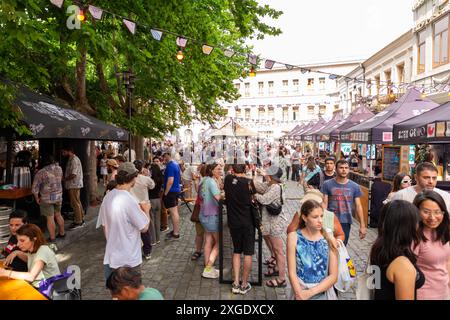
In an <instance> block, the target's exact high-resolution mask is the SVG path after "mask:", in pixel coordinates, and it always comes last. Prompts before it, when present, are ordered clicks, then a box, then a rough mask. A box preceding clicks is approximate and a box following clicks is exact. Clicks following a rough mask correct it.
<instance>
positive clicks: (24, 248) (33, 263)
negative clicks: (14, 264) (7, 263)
mask: <svg viewBox="0 0 450 320" xmlns="http://www.w3.org/2000/svg"><path fill="white" fill-rule="evenodd" d="M17 240H18V242H17V245H18V246H19V248H20V251H19V250H17V251H14V252H13V254H15V255H16V256H17V257H18V258H19V259H21V260H23V261H25V262H27V264H28V272H17V271H12V270H5V269H3V268H0V277H3V278H8V279H18V280H25V281H28V282H30V283H32V285H33V286H34V287H36V288H38V287H39V283H40V282H41V281H42V280H45V279H48V278H50V277H53V276H56V275H59V274H61V272H60V271H59V267H58V262H57V261H56V256H55V253H54V252H53V250H52V249H50V248H49V247H48V246H47V245H45V244H46V241H45V237H44V234H43V233H42V231H41V229H39V227H38V226H37V225H35V224H25V225H23V226H22V227H20V228H19V229H18V230H17Z"/></svg>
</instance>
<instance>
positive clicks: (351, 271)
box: [334, 240, 356, 292]
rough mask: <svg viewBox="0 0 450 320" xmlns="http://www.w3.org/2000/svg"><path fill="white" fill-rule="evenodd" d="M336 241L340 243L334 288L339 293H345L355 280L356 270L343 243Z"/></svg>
mask: <svg viewBox="0 0 450 320" xmlns="http://www.w3.org/2000/svg"><path fill="white" fill-rule="evenodd" d="M338 241H339V242H340V246H339V248H338V253H339V264H338V281H337V282H336V283H335V285H334V287H335V288H336V289H337V290H338V291H340V292H347V291H348V290H349V289H350V288H351V287H352V285H353V283H354V281H355V279H356V270H355V267H354V265H353V261H352V259H351V258H350V255H349V254H348V251H347V248H346V247H345V245H344V243H343V242H342V241H341V240H338Z"/></svg>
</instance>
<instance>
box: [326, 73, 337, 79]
mask: <svg viewBox="0 0 450 320" xmlns="http://www.w3.org/2000/svg"><path fill="white" fill-rule="evenodd" d="M337 77H338V76H337V75H335V74H330V76H329V77H328V78H329V79H330V80H336V79H337Z"/></svg>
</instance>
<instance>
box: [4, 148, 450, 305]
mask: <svg viewBox="0 0 450 320" xmlns="http://www.w3.org/2000/svg"><path fill="white" fill-rule="evenodd" d="M148 147H150V148H152V157H151V159H149V160H150V161H146V160H145V159H136V154H135V153H133V152H131V157H130V156H129V155H130V153H129V152H128V151H129V150H127V147H126V148H124V150H123V154H122V155H120V154H119V155H114V154H113V153H111V152H109V151H108V150H109V149H110V148H109V147H106V145H105V148H104V149H103V147H102V149H103V152H102V151H101V154H100V155H99V167H100V171H99V173H100V176H99V177H100V182H101V183H103V184H104V185H105V187H106V191H105V194H104V198H103V201H102V204H101V206H100V211H99V215H98V220H97V228H102V230H103V233H104V236H105V239H106V247H105V254H104V259H103V268H104V276H105V284H106V287H107V288H108V289H109V290H110V292H111V295H112V297H113V299H120V300H121V299H162V298H163V297H162V295H161V294H160V293H159V291H158V290H156V289H154V288H145V287H144V286H143V285H142V268H141V267H142V263H143V259H145V260H149V259H151V258H152V256H151V254H152V248H153V247H154V246H156V245H160V244H161V240H162V237H161V234H162V233H167V234H166V236H165V239H164V240H165V241H179V240H180V239H182V237H183V234H181V228H180V213H179V209H180V204H181V203H182V199H183V201H187V202H191V201H192V202H193V203H195V207H194V211H196V210H197V211H196V213H197V214H198V218H195V219H194V214H193V217H192V218H191V220H192V221H193V228H195V232H196V237H195V242H194V243H193V244H192V246H193V248H194V249H193V253H192V256H191V260H193V261H196V260H199V259H200V258H201V257H202V256H203V261H202V263H203V265H204V266H203V271H202V273H201V276H202V277H204V278H208V279H217V278H218V277H219V271H218V270H217V269H216V267H215V265H216V260H217V258H218V256H219V229H220V228H219V215H220V214H221V213H222V211H224V210H226V214H227V225H228V228H229V231H230V236H231V240H232V244H233V256H232V267H233V273H232V277H233V283H232V285H231V292H232V293H234V294H243V295H245V294H246V293H248V292H249V291H250V290H251V289H252V286H251V284H250V274H251V270H252V257H253V255H254V254H255V235H256V233H257V232H258V230H259V231H260V232H261V234H262V236H263V239H264V245H265V246H266V247H267V249H268V251H269V252H270V256H269V257H268V258H267V259H266V260H265V261H264V264H265V265H266V267H267V270H266V272H265V273H264V276H265V277H267V278H269V279H268V280H267V281H266V282H265V285H266V286H268V287H272V288H284V287H286V286H287V284H288V282H289V283H290V285H291V287H292V297H293V298H294V299H300V300H306V299H314V300H325V299H336V292H335V290H334V289H333V288H334V285H335V284H336V282H337V281H338V273H339V271H338V261H339V253H338V252H339V247H340V246H347V245H348V243H349V240H350V231H351V227H352V224H353V218H352V217H353V214H356V216H357V217H358V220H359V222H360V223H359V238H360V239H364V238H365V236H366V234H367V228H366V224H367V221H365V217H364V212H363V208H362V204H361V196H362V193H361V190H360V187H359V185H358V184H356V183H355V182H353V181H352V180H350V179H349V172H350V170H351V169H352V167H353V168H354V167H355V164H357V162H358V160H357V159H358V156H357V155H356V154H352V155H350V159H348V160H347V159H342V158H341V159H340V160H338V161H336V159H335V158H334V157H331V156H327V157H326V158H325V159H324V166H323V169H322V168H321V166H319V164H318V162H317V159H316V158H315V157H314V156H312V154H311V152H310V151H309V150H306V152H305V153H304V154H302V152H301V149H300V148H299V147H297V148H293V149H292V148H286V147H280V148H279V149H278V150H275V152H274V150H269V149H268V150H267V151H268V152H267V153H265V158H263V159H261V161H259V163H260V166H259V165H258V161H254V160H253V159H252V157H251V156H250V155H249V153H248V152H246V153H243V154H242V156H243V161H234V163H231V164H230V163H227V162H226V159H225V158H220V157H216V159H214V160H212V161H211V159H210V161H208V162H207V163H201V164H200V165H198V166H196V165H193V164H192V163H191V164H188V163H184V162H183V161H182V160H181V157H179V154H178V156H177V155H176V154H175V156H174V152H173V150H170V149H169V150H161V149H160V148H161V147H162V146H161V145H160V146H159V148H158V146H157V145H151V146H148ZM289 149H292V152H291V151H290V150H289ZM132 151H134V150H132ZM63 155H64V156H66V157H68V163H67V165H66V168H65V171H64V172H63V170H62V169H61V167H60V166H59V165H58V164H57V163H56V162H55V161H54V159H53V158H52V157H51V156H49V155H43V156H42V158H41V159H40V165H41V169H40V170H39V171H38V172H37V173H36V177H35V179H34V182H33V187H32V191H33V195H34V197H35V200H36V202H37V203H38V204H39V206H40V210H41V214H42V215H43V216H45V217H46V221H47V230H48V234H49V238H48V239H45V236H44V234H43V233H42V231H41V230H40V229H39V228H38V227H37V226H35V225H33V224H29V223H27V219H26V215H25V214H24V213H23V212H20V211H19V210H17V211H14V212H13V213H12V214H11V216H10V219H9V222H10V223H9V226H10V231H11V239H10V241H9V243H8V246H7V247H6V248H5V250H4V252H3V254H4V255H5V256H6V260H5V266H7V267H9V268H11V269H10V270H5V269H0V277H7V278H10V279H23V280H26V281H28V282H30V283H32V284H33V285H34V286H36V287H37V288H38V287H39V282H40V281H41V280H42V279H48V278H50V277H52V276H56V275H58V274H60V270H59V268H58V263H57V262H56V257H55V253H54V252H53V250H51V247H49V246H48V245H47V244H48V243H52V242H54V241H55V239H56V238H61V237H64V236H65V228H64V219H63V217H62V215H61V201H62V200H61V199H62V192H63V187H64V188H65V189H67V190H68V193H69V197H70V202H71V206H72V208H73V210H74V213H75V217H74V223H73V224H72V225H71V227H70V229H71V230H74V229H77V228H79V227H82V226H83V225H84V209H83V207H82V206H81V203H80V199H79V198H80V195H79V194H80V189H81V188H83V179H82V176H83V173H82V167H81V163H80V160H79V158H78V157H77V156H76V155H75V154H74V152H73V149H72V148H70V147H67V148H66V149H64V150H63ZM271 155H275V156H274V157H271ZM235 160H236V159H235ZM437 173H438V172H437V169H436V167H435V166H434V165H433V164H432V163H427V162H425V163H421V164H419V165H418V166H417V167H416V172H415V175H414V176H412V175H409V174H405V173H399V174H398V175H397V176H396V177H395V178H394V181H393V186H392V188H391V189H390V190H389V191H390V192H387V193H386V196H385V197H383V199H381V200H382V209H381V211H380V215H379V217H378V224H377V228H378V237H377V239H376V241H375V243H374V244H373V246H372V248H371V250H370V265H376V266H379V268H380V270H381V274H380V276H381V286H380V287H379V288H376V290H375V299H448V298H450V290H449V287H450V282H449V267H450V244H449V240H450V235H449V208H450V194H449V193H447V192H445V191H443V190H440V189H438V188H436V184H437ZM289 178H290V179H289ZM287 180H294V181H295V182H296V183H297V186H298V187H299V188H303V191H304V195H303V197H302V199H301V200H300V210H299V212H298V213H295V214H294V216H292V217H291V216H290V215H289V213H288V211H287V210H286V208H285V206H284V202H285V200H284V198H285V197H284V195H283V193H284V192H285V191H286V190H285V188H286V181H287ZM413 181H415V184H414V185H413V184H412V183H413ZM169 217H170V223H169V221H168V220H169ZM170 226H171V228H170ZM284 237H286V238H287V244H286V245H284V242H283V238H284ZM355 240H356V239H355ZM242 255H243V267H242V271H241V263H242V261H241V258H242Z"/></svg>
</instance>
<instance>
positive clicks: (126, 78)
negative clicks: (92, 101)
mask: <svg viewBox="0 0 450 320" xmlns="http://www.w3.org/2000/svg"><path fill="white" fill-rule="evenodd" d="M135 78H136V76H135V75H134V74H133V73H132V72H131V71H130V70H128V71H123V72H122V79H123V84H124V86H125V89H126V94H127V98H128V120H129V121H130V124H129V128H128V131H129V132H128V161H131V109H132V107H133V90H134V80H135Z"/></svg>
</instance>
